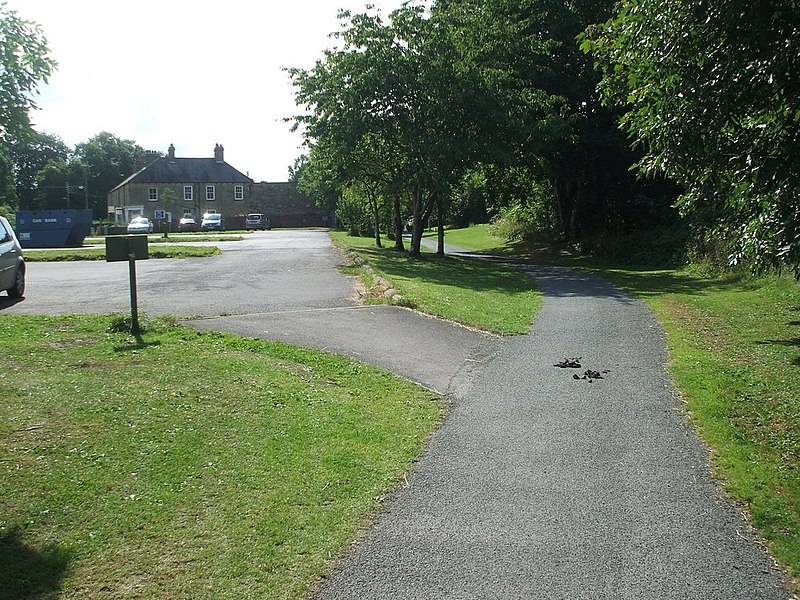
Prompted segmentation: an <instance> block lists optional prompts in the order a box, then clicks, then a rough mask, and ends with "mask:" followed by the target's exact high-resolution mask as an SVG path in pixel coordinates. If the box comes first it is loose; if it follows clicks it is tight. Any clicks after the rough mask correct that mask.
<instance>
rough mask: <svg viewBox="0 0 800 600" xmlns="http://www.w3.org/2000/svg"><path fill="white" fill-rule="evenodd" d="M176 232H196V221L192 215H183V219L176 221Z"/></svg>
mask: <svg viewBox="0 0 800 600" xmlns="http://www.w3.org/2000/svg"><path fill="white" fill-rule="evenodd" d="M178 231H197V221H195V220H194V217H193V216H192V215H183V218H182V219H181V220H180V221H178Z"/></svg>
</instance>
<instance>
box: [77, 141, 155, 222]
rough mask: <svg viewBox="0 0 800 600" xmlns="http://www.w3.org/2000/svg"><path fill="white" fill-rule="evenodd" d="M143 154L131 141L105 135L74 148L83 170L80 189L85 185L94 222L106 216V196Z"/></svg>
mask: <svg viewBox="0 0 800 600" xmlns="http://www.w3.org/2000/svg"><path fill="white" fill-rule="evenodd" d="M142 154H144V149H143V148H142V147H141V146H139V145H138V144H136V143H135V142H133V141H132V140H125V139H121V138H118V137H117V136H115V135H113V134H111V133H108V132H105V131H104V132H101V133H98V134H97V135H96V136H94V137H93V138H91V139H90V140H89V141H87V142H84V143H82V144H78V145H77V146H75V159H76V160H77V161H79V162H80V163H81V165H80V167H81V168H82V169H85V171H84V172H83V179H84V181H83V183H81V184H80V185H88V196H89V208H91V209H92V210H93V211H94V216H95V218H103V217H105V216H106V210H107V208H106V198H107V195H108V192H110V191H111V190H112V189H113V188H114V187H115V186H116V185H117V184H118V183H120V182H121V181H122V180H123V179H125V178H126V177H127V176H129V175H131V174H132V173H133V172H134V170H135V168H136V157H137V156H141V155H142Z"/></svg>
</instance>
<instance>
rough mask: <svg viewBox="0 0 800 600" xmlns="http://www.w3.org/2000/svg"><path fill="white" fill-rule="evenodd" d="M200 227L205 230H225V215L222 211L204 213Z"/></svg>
mask: <svg viewBox="0 0 800 600" xmlns="http://www.w3.org/2000/svg"><path fill="white" fill-rule="evenodd" d="M200 229H202V230H203V231H211V230H216V231H225V217H223V216H222V213H206V214H204V215H203V220H202V222H201V223H200Z"/></svg>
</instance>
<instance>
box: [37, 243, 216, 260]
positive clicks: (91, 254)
mask: <svg viewBox="0 0 800 600" xmlns="http://www.w3.org/2000/svg"><path fill="white" fill-rule="evenodd" d="M147 252H148V256H149V257H150V258H197V257H205V256H217V255H218V254H221V253H222V251H221V250H220V249H219V248H218V247H217V246H172V245H165V246H161V245H149V246H148V248H147ZM24 254H25V260H26V261H27V262H71V261H79V260H105V259H106V250H105V248H58V249H53V250H25V251H24Z"/></svg>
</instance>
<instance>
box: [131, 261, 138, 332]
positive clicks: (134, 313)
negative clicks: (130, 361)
mask: <svg viewBox="0 0 800 600" xmlns="http://www.w3.org/2000/svg"><path fill="white" fill-rule="evenodd" d="M128 267H129V268H128V270H129V272H130V280H131V333H132V334H133V335H139V333H140V329H139V302H138V300H137V298H136V259H135V258H134V255H133V254H129V255H128Z"/></svg>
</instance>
